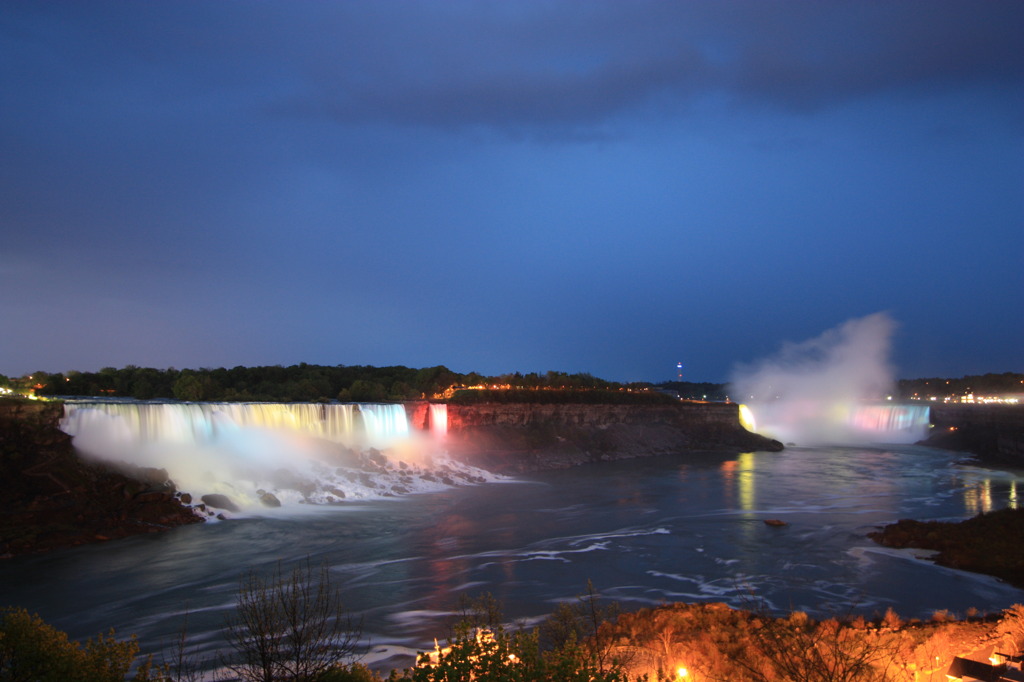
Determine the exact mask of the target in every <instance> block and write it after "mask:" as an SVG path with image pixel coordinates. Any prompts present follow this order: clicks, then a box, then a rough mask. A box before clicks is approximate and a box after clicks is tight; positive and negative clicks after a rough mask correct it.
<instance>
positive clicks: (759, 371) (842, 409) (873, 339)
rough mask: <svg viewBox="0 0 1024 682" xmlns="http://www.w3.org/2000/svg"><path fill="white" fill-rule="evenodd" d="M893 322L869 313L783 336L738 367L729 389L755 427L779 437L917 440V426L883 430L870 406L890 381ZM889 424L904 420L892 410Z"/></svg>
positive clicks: (816, 440) (829, 440) (814, 441)
mask: <svg viewBox="0 0 1024 682" xmlns="http://www.w3.org/2000/svg"><path fill="white" fill-rule="evenodd" d="M895 326H896V324H895V322H894V321H893V319H892V318H891V317H890V316H889V315H888V314H887V313H875V314H873V315H868V316H867V317H862V318H857V319H852V320H848V321H847V322H844V323H843V324H841V325H839V326H838V327H836V328H834V329H830V330H828V331H826V332H825V333H823V334H821V335H820V336H818V337H816V338H813V339H809V340H807V341H802V342H799V343H788V344H786V345H784V346H783V347H782V348H781V349H780V350H779V352H778V353H777V354H776V355H774V356H772V357H769V358H766V359H764V360H761V361H759V362H756V363H754V364H751V365H746V366H740V367H738V368H737V369H736V370H735V372H734V376H733V379H732V389H733V393H732V394H733V396H734V397H735V399H736V400H737V401H739V402H741V403H745V404H746V405H747V406H748V407H750V409H751V411H752V412H753V413H754V417H755V419H756V420H757V425H756V428H757V431H758V432H759V433H762V434H765V435H769V436H772V437H774V438H778V439H780V440H783V441H785V442H795V443H796V444H798V445H807V444H818V443H836V444H845V443H856V442H864V441H882V442H884V441H905V440H916V439H917V438H919V437H920V434H919V433H918V432H917V431H914V430H911V431H906V432H899V433H894V432H892V431H890V430H889V429H888V426H889V423H888V422H889V420H888V417H886V416H882V415H881V414H880V413H879V412H878V408H877V403H879V402H886V398H887V397H888V396H889V394H890V393H891V392H892V389H893V386H894V383H895V381H894V373H893V368H892V366H891V365H890V362H889V353H890V347H891V338H892V334H893V331H894V329H895ZM872 402H874V403H876V406H875V407H874V408H871V409H868V407H869V406H868V403H872ZM899 409H904V408H899ZM865 410H867V412H865ZM890 411H891V410H890ZM900 416H902V415H897V417H900ZM893 425H895V426H898V427H905V426H911V424H909V423H904V422H903V421H901V420H900V419H899V418H897V419H895V420H893ZM915 426H916V423H915Z"/></svg>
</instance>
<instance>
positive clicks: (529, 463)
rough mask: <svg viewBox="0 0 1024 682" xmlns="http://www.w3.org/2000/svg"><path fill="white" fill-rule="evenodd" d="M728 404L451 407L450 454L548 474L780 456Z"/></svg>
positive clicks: (483, 464) (489, 466)
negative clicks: (715, 457)
mask: <svg viewBox="0 0 1024 682" xmlns="http://www.w3.org/2000/svg"><path fill="white" fill-rule="evenodd" d="M781 449H782V445H781V444H780V443H778V442H777V441H772V440H769V439H767V438H764V437H762V436H758V435H757V434H754V433H750V432H749V431H747V430H746V429H744V428H743V427H742V426H740V423H739V413H738V406H737V405H736V404H726V403H673V404H667V405H582V404H535V403H530V404H525V403H511V404H506V403H501V404H499V403H481V404H474V405H449V406H448V451H449V453H450V454H452V455H453V456H455V457H458V458H459V459H463V460H466V461H469V462H470V463H472V464H474V465H477V466H481V467H484V468H487V469H491V470H493V471H501V472H520V471H531V470H537V469H553V468H564V467H569V466H574V465H577V464H584V463H586V462H594V461H602V460H613V459H628V458H632V457H642V456H649V455H663V454H679V453H684V452H687V451H693V450H734V451H746V450H772V451H777V450H781Z"/></svg>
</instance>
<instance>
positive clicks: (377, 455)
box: [366, 448, 388, 467]
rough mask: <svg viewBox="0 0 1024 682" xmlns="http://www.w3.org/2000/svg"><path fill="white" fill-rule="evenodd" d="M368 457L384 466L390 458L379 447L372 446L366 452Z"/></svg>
mask: <svg viewBox="0 0 1024 682" xmlns="http://www.w3.org/2000/svg"><path fill="white" fill-rule="evenodd" d="M366 457H367V459H369V460H370V461H371V462H373V463H374V464H376V465H377V466H379V467H384V466H386V465H387V463H388V458H387V457H385V456H384V453H382V452H381V451H380V450H378V449H377V448H370V449H369V450H368V451H367V453H366Z"/></svg>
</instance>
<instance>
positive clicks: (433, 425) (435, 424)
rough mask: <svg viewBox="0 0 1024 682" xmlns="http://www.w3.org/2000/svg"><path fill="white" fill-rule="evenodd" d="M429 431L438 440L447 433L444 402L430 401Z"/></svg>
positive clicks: (446, 410)
mask: <svg viewBox="0 0 1024 682" xmlns="http://www.w3.org/2000/svg"><path fill="white" fill-rule="evenodd" d="M429 424H430V433H431V434H433V436H434V438H437V439H438V440H444V437H445V436H447V435H448V405H447V404H446V403H431V405H430V422H429Z"/></svg>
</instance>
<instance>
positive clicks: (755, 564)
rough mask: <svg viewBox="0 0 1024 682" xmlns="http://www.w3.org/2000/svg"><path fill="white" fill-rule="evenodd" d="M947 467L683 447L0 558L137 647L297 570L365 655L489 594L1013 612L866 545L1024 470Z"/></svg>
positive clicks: (1002, 489) (55, 613)
mask: <svg viewBox="0 0 1024 682" xmlns="http://www.w3.org/2000/svg"><path fill="white" fill-rule="evenodd" d="M959 457H961V455H958V454H955V453H950V452H945V451H940V450H933V449H927V448H920V447H914V446H899V447H897V448H893V449H882V448H877V449H856V448H797V449H790V450H786V451H784V452H782V453H748V454H742V455H738V456H730V455H722V454H691V455H687V456H685V457H675V458H672V457H659V458H650V459H638V460H632V461H624V462H612V463H606V464H600V465H594V466H590V467H580V468H576V469H572V470H566V471H556V472H547V473H541V474H536V475H533V476H529V477H526V478H524V479H523V481H521V482H518V483H504V484H490V485H485V486H477V487H469V488H461V489H455V490H450V491H447V492H443V493H438V494H432V495H420V496H409V497H405V498H401V499H396V500H380V501H373V502H369V503H363V504H360V505H358V506H354V505H353V506H351V507H347V508H341V509H330V510H328V509H322V510H313V511H314V512H317V513H311V514H309V515H306V516H302V517H297V518H245V519H237V520H233V521H229V522H222V523H216V524H206V525H203V526H195V527H189V528H182V529H178V530H175V531H172V532H168V533H164V534H159V535H155V536H146V537H139V538H131V539H128V540H124V541H119V542H115V543H109V544H106V545H102V546H91V547H81V548H76V549H72V550H66V551H61V552H56V553H53V554H49V555H43V556H39V557H23V558H18V559H14V560H9V561H7V562H4V563H0V604H17V605H21V606H25V607H26V608H28V609H30V610H32V611H38V612H39V613H40V614H41V615H42V616H43V617H44V618H45V619H47V620H48V621H50V622H51V623H53V624H54V625H55V626H57V627H60V628H62V629H65V630H67V631H69V632H70V634H71V635H72V636H73V637H78V638H80V637H86V636H91V635H94V634H95V633H97V632H100V631H104V630H106V629H108V628H110V627H115V628H116V629H117V630H118V632H120V633H132V632H134V633H137V634H138V635H139V637H140V640H141V642H142V645H143V649H144V650H145V651H156V650H159V649H160V645H161V643H170V642H171V641H172V640H173V638H174V636H175V633H176V632H177V630H178V629H179V628H180V627H181V621H182V614H183V613H184V612H185V611H186V610H187V611H188V612H189V613H190V615H189V631H190V633H191V635H192V637H193V640H194V641H198V642H200V643H201V645H202V647H204V648H205V649H206V650H207V651H212V650H214V649H216V648H217V647H218V646H219V639H218V638H219V634H218V632H219V629H220V627H221V625H222V623H223V617H224V615H225V613H227V612H228V611H229V609H230V608H231V606H232V604H233V601H234V594H235V590H236V588H237V584H238V580H239V578H240V577H241V576H242V575H244V573H245V572H246V571H247V570H250V569H253V570H258V571H264V572H267V571H270V570H272V569H273V568H274V566H275V565H276V564H277V562H279V561H280V562H283V563H284V566H285V568H287V567H288V565H289V562H294V561H299V560H304V559H305V558H307V557H308V558H309V559H310V560H312V561H313V562H314V563H319V562H321V561H324V562H327V564H328V565H329V566H330V568H331V575H332V577H333V579H334V580H335V582H336V584H337V585H338V586H340V587H341V588H342V590H343V592H344V595H345V601H346V603H347V605H348V607H349V608H350V609H352V610H354V611H356V612H358V613H359V614H361V615H362V616H363V618H364V624H365V628H366V632H367V635H368V637H369V639H370V642H371V647H372V649H373V650H374V651H378V650H386V651H387V652H389V653H393V652H396V651H397V652H403V651H404V652H411V651H413V650H415V649H417V648H423V647H426V646H428V645H430V644H431V642H432V638H433V637H435V636H440V637H443V636H444V635H445V634H446V633H447V627H448V622H449V620H450V614H451V612H452V611H453V609H454V607H455V604H456V601H457V599H458V596H459V595H461V594H479V593H481V592H483V591H489V592H492V593H493V594H494V595H495V596H496V597H498V598H499V599H500V600H502V601H503V602H504V604H505V610H506V613H507V615H508V616H509V617H510V618H524V619H530V620H533V619H536V618H538V617H540V616H543V615H544V614H546V613H550V612H551V611H552V610H553V609H554V607H555V605H556V604H557V602H558V601H559V600H562V599H566V598H571V597H572V596H574V595H576V594H579V593H581V592H582V591H583V590H584V588H585V585H586V581H587V580H588V579H590V580H592V581H593V582H594V584H595V586H596V587H597V588H598V589H599V590H600V591H601V592H602V593H603V594H605V595H607V596H609V597H611V598H614V599H617V600H619V601H620V602H622V604H623V606H624V607H625V608H637V607H640V606H648V605H657V604H659V603H662V602H666V601H677V600H678V601H726V602H728V603H730V604H732V605H734V606H745V605H749V603H750V600H751V595H754V596H755V597H756V598H758V599H763V600H764V601H765V602H766V603H768V604H770V605H772V606H774V607H775V608H778V609H780V610H788V609H790V608H800V609H805V610H810V611H812V612H818V613H822V612H826V611H839V612H845V611H846V610H851V609H852V610H856V611H859V612H865V613H868V614H871V613H874V612H875V611H879V612H883V611H885V609H886V608H887V607H889V606H892V607H893V608H895V609H896V610H897V611H898V612H899V613H900V614H901V615H903V616H904V617H915V616H917V617H921V616H927V615H929V614H930V613H931V612H932V611H933V610H935V609H949V610H951V611H954V612H960V613H962V612H963V611H965V610H966V609H967V608H969V607H972V606H973V607H977V608H979V609H981V610H983V611H984V610H997V609H1001V608H1005V607H1006V606H1009V605H1011V604H1013V603H1017V602H1021V601H1024V593H1022V592H1021V591H1020V590H1017V589H1015V588H1011V587H1009V586H1007V585H1005V584H1002V583H999V582H998V581H996V580H994V579H991V578H987V577H984V576H975V575H971V574H966V573H962V572H956V571H949V570H945V569H941V568H938V567H934V566H932V565H931V564H928V563H926V562H922V561H918V560H914V559H913V558H912V557H911V555H909V554H907V553H900V552H892V551H889V550H885V549H884V548H880V547H877V546H875V545H874V544H873V543H872V542H870V541H869V540H868V539H866V537H865V535H866V533H868V532H869V531H871V530H873V529H874V528H875V527H876V526H878V525H882V524H885V523H889V522H893V521H896V520H897V519H900V518H918V519H923V520H926V519H956V518H966V517H968V516H972V515H974V514H976V513H977V512H980V511H990V510H993V509H999V508H1003V507H1007V506H1016V505H1017V504H1018V492H1017V486H1018V483H1019V482H1020V480H1021V478H1020V477H1019V476H1018V473H1017V472H1010V471H997V470H989V469H985V468H981V467H978V466H973V465H961V464H958V463H957V459H958V458H959ZM765 519H780V520H783V521H785V522H786V523H787V524H788V525H786V526H784V527H770V526H767V525H765V524H764V520H765ZM383 655H384V654H381V655H380V656H383ZM380 656H378V658H379V657H380ZM369 660H370V661H371V662H372V661H374V660H375V659H374V657H373V656H371V657H370V659H369ZM405 662H408V659H404V660H399V661H396V663H405ZM380 665H382V666H385V667H386V663H381V664H380Z"/></svg>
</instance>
